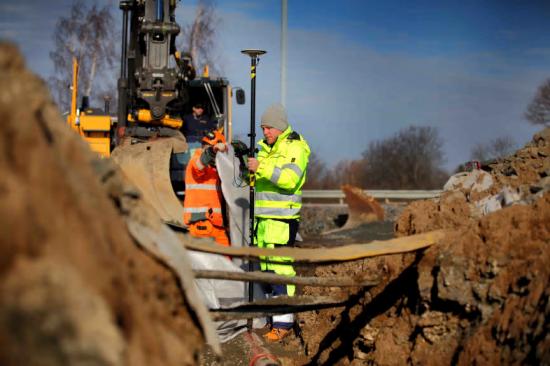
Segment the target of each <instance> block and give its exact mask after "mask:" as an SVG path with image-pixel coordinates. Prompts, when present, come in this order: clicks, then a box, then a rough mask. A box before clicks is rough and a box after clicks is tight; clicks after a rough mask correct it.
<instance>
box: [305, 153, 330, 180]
mask: <svg viewBox="0 0 550 366" xmlns="http://www.w3.org/2000/svg"><path fill="white" fill-rule="evenodd" d="M327 173H328V170H327V166H326V164H325V162H324V161H322V160H321V158H319V156H318V155H317V154H315V153H314V152H312V153H311V155H310V156H309V164H308V167H307V179H306V182H305V184H304V189H323V188H326V187H324V184H325V183H326V178H327Z"/></svg>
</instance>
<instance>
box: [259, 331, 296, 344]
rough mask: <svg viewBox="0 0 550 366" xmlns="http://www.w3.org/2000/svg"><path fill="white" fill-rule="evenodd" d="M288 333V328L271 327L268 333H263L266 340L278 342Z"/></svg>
mask: <svg viewBox="0 0 550 366" xmlns="http://www.w3.org/2000/svg"><path fill="white" fill-rule="evenodd" d="M289 333H290V329H283V328H272V329H271V331H270V332H269V333H266V334H264V338H265V339H266V340H267V341H268V342H279V341H280V340H282V339H283V338H284V337H286V336H287V335H288V334H289Z"/></svg>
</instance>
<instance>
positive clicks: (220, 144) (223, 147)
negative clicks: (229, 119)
mask: <svg viewBox="0 0 550 366" xmlns="http://www.w3.org/2000/svg"><path fill="white" fill-rule="evenodd" d="M218 151H221V152H225V151H227V145H226V144H224V143H223V142H218V143H217V144H216V145H214V152H215V153H217V152H218Z"/></svg>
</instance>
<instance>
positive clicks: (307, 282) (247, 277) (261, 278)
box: [193, 270, 380, 287]
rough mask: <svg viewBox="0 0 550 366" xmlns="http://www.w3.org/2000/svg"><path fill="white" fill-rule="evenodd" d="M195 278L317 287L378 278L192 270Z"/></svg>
mask: <svg viewBox="0 0 550 366" xmlns="http://www.w3.org/2000/svg"><path fill="white" fill-rule="evenodd" d="M193 273H194V274H195V277H196V278H210V279H219V280H230V281H252V282H264V283H271V284H277V285H302V286H319V287H354V286H358V287H365V286H376V285H377V284H378V283H380V280H378V279H354V278H350V277H299V276H297V277H287V276H281V275H277V274H273V273H265V272H228V271H212V270H194V271H193Z"/></svg>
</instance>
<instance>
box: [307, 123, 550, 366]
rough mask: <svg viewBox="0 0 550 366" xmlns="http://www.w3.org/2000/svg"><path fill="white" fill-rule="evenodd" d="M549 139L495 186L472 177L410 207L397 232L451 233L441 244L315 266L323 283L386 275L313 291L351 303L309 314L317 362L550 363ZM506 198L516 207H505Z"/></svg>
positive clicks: (497, 166) (498, 176) (499, 166)
mask: <svg viewBox="0 0 550 366" xmlns="http://www.w3.org/2000/svg"><path fill="white" fill-rule="evenodd" d="M549 131H550V130H549V129H546V130H545V131H543V132H542V133H540V134H537V135H536V136H535V138H534V140H533V142H532V143H531V144H529V145H527V146H526V147H525V148H524V149H521V150H519V151H518V152H517V153H516V154H514V155H513V156H511V157H508V158H506V159H502V160H501V161H500V162H495V163H493V164H492V165H491V166H490V169H487V170H488V174H490V175H491V179H492V184H491V185H490V186H487V187H486V189H481V190H479V189H476V187H478V186H476V184H479V183H480V182H479V181H474V184H473V185H471V186H470V187H465V186H462V187H461V188H456V189H452V190H449V191H447V192H445V193H444V194H443V195H442V197H441V198H440V199H437V200H427V201H419V202H414V203H412V204H411V205H410V206H409V207H407V208H406V209H405V211H404V212H403V214H402V216H401V217H400V218H399V219H398V221H397V223H396V226H395V229H396V234H398V235H409V234H416V233H422V232H427V231H430V230H434V229H442V228H443V229H448V234H447V235H446V237H445V238H444V239H443V240H442V241H441V242H440V243H438V244H437V245H434V246H432V247H430V248H429V249H427V250H426V251H424V252H418V253H416V254H406V255H392V256H383V257H378V258H374V259H367V260H362V261H354V262H349V263H344V264H338V265H329V266H320V267H318V268H317V269H316V271H315V272H316V273H315V275H317V276H349V275H351V276H354V277H357V276H359V277H361V276H364V277H365V278H368V277H372V276H376V275H382V276H383V282H382V283H381V284H380V285H378V286H376V287H374V288H372V289H370V290H368V289H354V290H351V291H350V290H346V289H343V288H338V289H336V288H331V289H319V288H308V287H306V288H305V289H304V293H306V294H308V295H326V294H327V293H330V294H331V295H333V294H334V292H344V293H346V294H348V291H349V296H350V297H349V300H348V301H347V303H346V305H345V306H344V307H341V308H335V309H327V310H320V311H316V312H308V313H304V314H301V315H300V323H301V328H302V339H303V342H304V344H305V351H306V353H307V355H308V357H309V359H310V362H311V364H327V365H328V364H350V365H359V364H378V365H401V364H415V365H441V364H462V365H466V364H546V363H549V362H550V333H549V329H550V321H549V320H548V319H550V305H549V303H548V299H549V298H550V283H549V282H550V268H549V267H548V263H550V246H549V245H550V184H548V182H547V177H548V176H549V173H550V171H548V164H549V159H548V154H549V153H550V151H549V149H550V138H549V137H550V133H549ZM510 169H513V171H514V173H513V174H512V171H511V170H510ZM509 191H512V193H514V194H515V196H514V197H515V198H514V199H512V200H508V199H504V197H505V196H506V195H505V194H504V193H503V192H509ZM506 197H508V196H506ZM494 202H497V203H498V205H494V204H492V203H494Z"/></svg>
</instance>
